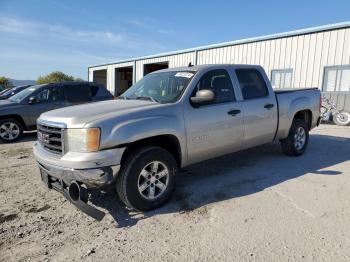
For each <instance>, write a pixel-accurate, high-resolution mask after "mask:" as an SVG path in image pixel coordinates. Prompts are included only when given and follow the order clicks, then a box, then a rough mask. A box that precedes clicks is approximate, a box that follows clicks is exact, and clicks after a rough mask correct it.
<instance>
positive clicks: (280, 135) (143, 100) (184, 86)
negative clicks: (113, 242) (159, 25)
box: [34, 65, 321, 220]
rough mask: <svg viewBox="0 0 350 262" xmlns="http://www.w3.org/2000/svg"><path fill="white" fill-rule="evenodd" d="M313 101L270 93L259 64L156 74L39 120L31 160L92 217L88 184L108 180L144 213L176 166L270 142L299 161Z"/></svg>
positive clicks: (97, 214) (297, 94)
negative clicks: (119, 91) (112, 94)
mask: <svg viewBox="0 0 350 262" xmlns="http://www.w3.org/2000/svg"><path fill="white" fill-rule="evenodd" d="M320 98H321V95H320V91H319V90H318V89H317V88H309V89H289V90H283V89H281V90H275V91H274V90H273V89H272V87H271V84H270V82H269V80H268V77H267V75H266V74H265V72H264V70H263V68H262V67H260V66H253V65H201V66H189V67H182V68H171V69H165V70H160V71H156V72H153V73H151V74H148V75H147V76H145V77H144V78H143V79H141V80H140V81H138V82H137V83H136V84H134V85H133V86H132V87H130V88H129V89H128V90H127V91H126V92H125V93H123V94H122V95H121V96H120V97H119V99H117V100H113V101H104V102H98V103H93V104H86V105H77V106H73V107H69V108H63V109H58V110H53V111H50V112H47V113H44V114H42V115H41V116H40V118H39V119H38V121H37V129H38V141H37V142H36V143H35V144H34V154H35V157H36V160H37V162H38V165H39V168H40V171H41V178H42V180H43V181H44V182H45V184H46V185H47V186H48V187H49V188H53V189H55V190H57V191H60V192H62V193H63V194H64V195H65V196H66V197H67V198H68V199H69V200H70V201H71V202H72V203H73V204H75V205H76V206H78V207H79V208H80V209H81V210H82V211H84V212H85V213H87V214H89V215H91V216H93V217H94V218H95V219H98V220H100V219H102V217H103V214H104V213H103V212H102V211H100V210H98V209H96V208H94V207H92V206H91V205H89V204H88V194H87V188H91V187H102V186H104V185H107V184H113V185H115V186H116V189H117V193H118V196H119V198H120V199H121V200H122V201H123V202H124V203H125V205H126V206H127V207H129V208H132V209H134V210H139V211H145V210H150V209H154V208H157V207H159V206H160V205H162V204H164V203H165V202H166V201H167V200H168V199H169V198H170V196H171V194H172V192H173V190H174V187H175V177H176V173H177V171H178V170H179V169H180V168H183V167H185V166H188V165H191V164H194V163H197V162H200V161H204V160H207V159H210V158H214V157H217V156H221V155H224V154H228V153H232V152H236V151H240V150H244V149H247V148H251V147H255V146H258V145H262V144H265V143H270V142H273V141H275V140H277V141H280V142H281V145H282V149H283V151H284V152H285V153H286V154H287V155H290V156H300V155H302V154H303V153H304V151H305V150H306V148H307V145H308V140H309V131H310V130H311V129H312V128H314V127H315V126H316V125H318V124H319V121H320V118H319V111H320ZM113 182H115V183H113Z"/></svg>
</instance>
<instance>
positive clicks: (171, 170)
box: [117, 147, 177, 211]
mask: <svg viewBox="0 0 350 262" xmlns="http://www.w3.org/2000/svg"><path fill="white" fill-rule="evenodd" d="M176 172H177V163H176V161H175V159H174V157H173V156H172V154H170V153H169V152H168V151H167V150H165V149H163V148H160V147H143V148H140V149H138V150H136V151H134V152H133V153H132V154H129V156H128V157H127V159H126V160H125V161H124V163H123V164H122V168H121V170H120V173H119V174H118V177H117V193H118V196H119V198H120V199H121V200H122V201H123V202H124V204H125V205H126V206H128V207H129V208H132V209H134V210H139V211H146V210H151V209H154V208H157V207H159V206H161V205H162V204H164V203H165V202H166V201H167V200H168V199H169V198H170V196H171V195H172V193H173V191H174V188H175V174H176Z"/></svg>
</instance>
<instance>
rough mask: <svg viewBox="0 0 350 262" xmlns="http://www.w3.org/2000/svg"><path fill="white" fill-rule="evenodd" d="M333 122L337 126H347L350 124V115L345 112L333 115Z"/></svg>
mask: <svg viewBox="0 0 350 262" xmlns="http://www.w3.org/2000/svg"><path fill="white" fill-rule="evenodd" d="M333 122H334V124H336V125H338V126H347V125H348V124H350V113H349V112H347V111H343V110H341V111H339V114H335V115H333Z"/></svg>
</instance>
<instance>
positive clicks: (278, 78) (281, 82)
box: [271, 69, 293, 88]
mask: <svg viewBox="0 0 350 262" xmlns="http://www.w3.org/2000/svg"><path fill="white" fill-rule="evenodd" d="M292 75H293V69H277V70H272V71H271V85H272V87H273V88H291V87H292Z"/></svg>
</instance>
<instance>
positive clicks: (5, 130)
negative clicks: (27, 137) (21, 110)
mask: <svg viewBox="0 0 350 262" xmlns="http://www.w3.org/2000/svg"><path fill="white" fill-rule="evenodd" d="M22 133H23V127H22V124H21V123H20V122H19V121H17V120H16V119H13V118H7V119H2V120H0V140H1V141H2V142H4V143H12V142H15V141H17V140H18V139H19V138H20V137H21V135H22Z"/></svg>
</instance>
